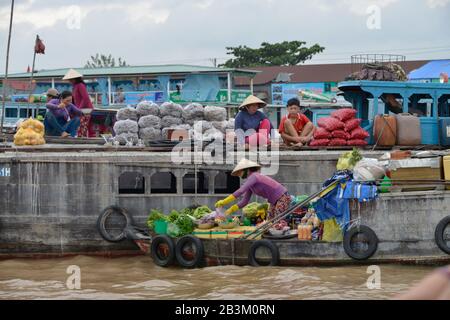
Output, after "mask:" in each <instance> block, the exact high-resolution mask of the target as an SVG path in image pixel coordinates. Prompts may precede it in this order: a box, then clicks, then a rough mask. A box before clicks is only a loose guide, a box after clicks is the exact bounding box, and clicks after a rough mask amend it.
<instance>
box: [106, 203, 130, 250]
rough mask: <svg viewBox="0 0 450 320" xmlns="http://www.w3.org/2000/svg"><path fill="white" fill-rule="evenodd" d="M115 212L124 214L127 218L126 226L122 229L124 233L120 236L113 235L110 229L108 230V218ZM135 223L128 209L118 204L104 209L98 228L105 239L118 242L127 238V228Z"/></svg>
mask: <svg viewBox="0 0 450 320" xmlns="http://www.w3.org/2000/svg"><path fill="white" fill-rule="evenodd" d="M113 213H116V214H119V215H123V216H124V217H125V220H126V226H125V227H124V229H123V230H122V233H121V234H119V235H118V236H114V235H111V234H110V233H109V232H108V230H106V220H107V219H108V218H109V216H110V215H111V214H113ZM131 225H133V219H132V217H131V216H130V214H129V213H128V211H127V210H125V209H124V208H121V207H118V206H110V207H108V208H106V209H104V210H103V211H102V213H101V214H100V216H99V217H98V219H97V230H98V232H99V233H100V235H101V236H102V238H103V239H105V240H106V241H108V242H112V243H117V242H122V241H123V240H125V239H126V233H125V229H127V228H128V227H130V226H131Z"/></svg>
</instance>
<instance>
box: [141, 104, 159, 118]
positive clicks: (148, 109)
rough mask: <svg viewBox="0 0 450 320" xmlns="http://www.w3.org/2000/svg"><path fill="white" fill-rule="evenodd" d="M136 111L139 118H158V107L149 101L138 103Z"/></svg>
mask: <svg viewBox="0 0 450 320" xmlns="http://www.w3.org/2000/svg"><path fill="white" fill-rule="evenodd" d="M136 111H137V113H138V115H139V116H140V117H145V116H159V106H158V105H157V104H156V103H153V102H151V101H142V102H140V103H139V104H138V105H137V107H136Z"/></svg>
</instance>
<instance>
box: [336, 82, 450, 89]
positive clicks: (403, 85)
mask: <svg viewBox="0 0 450 320" xmlns="http://www.w3.org/2000/svg"><path fill="white" fill-rule="evenodd" d="M354 87H360V88H380V89H385V88H397V89H430V90H433V89H439V90H445V91H450V84H448V83H421V82H411V81H406V82H402V81H371V80H358V81H344V82H340V83H339V85H338V88H339V90H343V91H345V90H346V89H348V88H354Z"/></svg>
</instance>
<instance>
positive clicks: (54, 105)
mask: <svg viewBox="0 0 450 320" xmlns="http://www.w3.org/2000/svg"><path fill="white" fill-rule="evenodd" d="M60 103H61V101H60V100H59V99H53V100H50V101H49V102H48V103H47V109H48V110H49V111H50V112H51V113H53V115H54V116H55V117H56V118H58V119H64V120H65V121H68V120H69V117H70V119H73V118H75V117H81V116H82V115H83V113H82V112H81V110H80V109H78V108H77V107H76V106H75V105H74V104H72V103H71V104H69V105H68V106H67V107H65V108H64V109H61V108H60V107H59V104H60Z"/></svg>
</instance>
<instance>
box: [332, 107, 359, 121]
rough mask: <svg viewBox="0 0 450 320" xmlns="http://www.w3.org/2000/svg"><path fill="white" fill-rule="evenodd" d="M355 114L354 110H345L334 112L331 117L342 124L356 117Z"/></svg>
mask: <svg viewBox="0 0 450 320" xmlns="http://www.w3.org/2000/svg"><path fill="white" fill-rule="evenodd" d="M357 113H358V112H357V111H356V110H355V109H350V108H346V109H341V110H337V111H334V112H333V113H332V114H331V116H332V117H333V118H336V119H339V120H340V121H342V122H345V121H348V120H350V119H352V118H354V117H356V115H357Z"/></svg>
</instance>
